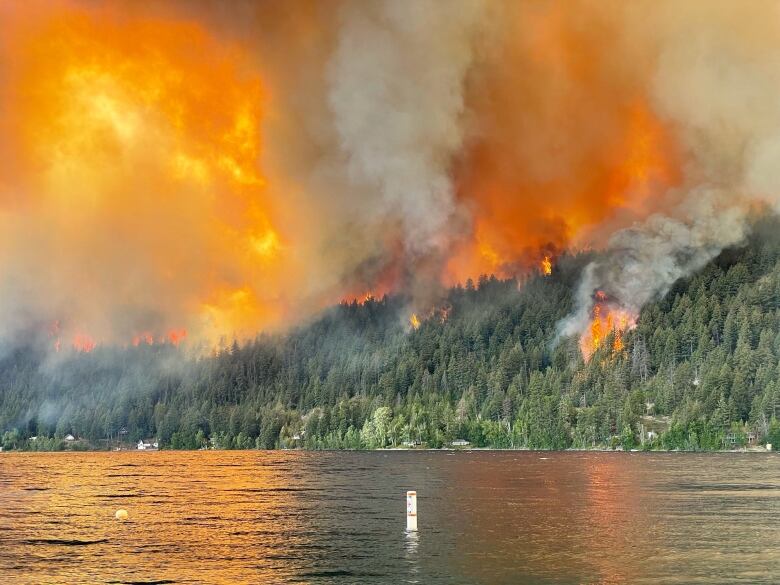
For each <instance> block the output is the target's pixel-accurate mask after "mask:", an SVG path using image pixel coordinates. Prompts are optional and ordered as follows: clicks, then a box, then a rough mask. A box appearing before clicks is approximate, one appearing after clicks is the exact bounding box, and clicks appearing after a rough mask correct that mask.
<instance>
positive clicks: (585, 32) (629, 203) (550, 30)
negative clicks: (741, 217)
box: [447, 3, 682, 281]
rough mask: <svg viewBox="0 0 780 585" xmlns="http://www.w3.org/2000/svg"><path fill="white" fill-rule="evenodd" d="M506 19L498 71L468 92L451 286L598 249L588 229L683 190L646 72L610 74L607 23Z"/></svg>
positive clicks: (645, 211)
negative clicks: (467, 221)
mask: <svg viewBox="0 0 780 585" xmlns="http://www.w3.org/2000/svg"><path fill="white" fill-rule="evenodd" d="M581 8H582V7H581ZM583 9H584V8H583ZM507 10H509V11H510V12H511V11H514V12H516V14H514V18H511V19H509V22H510V24H507V25H506V26H507V27H508V29H507V31H505V34H506V37H507V40H506V41H505V42H504V43H503V44H502V45H501V46H500V48H499V49H498V52H497V55H496V64H495V65H494V66H492V67H490V66H488V67H485V68H484V70H482V71H480V73H479V74H478V75H475V77H474V82H473V84H472V86H471V87H470V88H469V94H468V95H469V98H470V102H471V104H472V108H473V110H474V114H473V115H474V117H475V118H476V121H475V122H474V124H473V126H474V127H475V128H476V129H477V130H475V132H474V136H473V137H472V139H471V141H470V143H469V145H468V147H467V150H466V152H465V154H464V157H463V160H461V161H459V164H458V165H457V166H456V180H457V184H458V187H459V189H458V190H459V193H460V198H461V199H462V201H463V202H464V203H465V204H466V205H467V206H468V208H469V209H471V210H473V229H472V232H471V234H470V236H471V237H470V238H467V239H465V240H464V241H463V242H462V244H461V246H460V247H459V249H458V251H457V253H456V254H455V255H454V257H452V258H451V259H450V260H449V263H448V271H447V274H448V279H449V280H450V281H461V280H463V279H465V278H466V277H468V276H473V275H474V274H479V273H497V274H503V275H511V274H513V273H515V272H517V271H518V270H526V269H528V268H529V267H533V266H536V265H538V262H539V259H540V258H541V254H542V253H541V252H540V251H541V250H543V249H549V248H550V247H552V248H554V249H565V248H567V247H570V246H572V245H575V246H592V245H595V246H600V245H603V244H604V243H605V240H606V238H607V237H608V235H609V233H611V230H610V231H606V230H598V229H594V228H595V227H596V226H600V225H602V224H604V223H605V222H614V223H615V227H620V226H622V225H626V224H628V223H630V222H631V221H633V220H635V219H639V218H643V217H646V216H647V215H649V214H650V213H651V212H652V211H654V210H656V209H657V208H658V207H659V206H661V205H663V201H662V200H661V197H660V195H661V194H662V193H663V192H664V191H665V190H666V189H668V187H670V186H672V185H675V184H677V183H678V182H679V181H680V180H681V166H682V160H681V156H680V155H679V153H678V149H677V148H676V145H675V143H674V140H673V133H672V128H670V127H668V126H666V125H665V123H664V122H662V121H661V120H660V119H659V118H658V116H657V115H656V114H655V113H654V112H653V110H652V108H651V106H650V103H649V100H648V97H646V96H645V94H644V92H645V87H644V81H645V79H644V75H650V72H651V69H650V66H649V64H648V63H647V59H643V58H636V59H635V61H634V63H632V68H630V69H626V68H623V67H622V66H621V65H619V64H618V63H617V62H618V61H622V60H625V59H626V58H627V56H626V55H623V54H621V55H616V54H615V46H616V45H618V44H619V40H618V39H619V38H620V35H621V32H622V31H620V30H619V29H617V28H615V27H616V25H615V23H614V22H610V21H608V20H605V22H603V23H601V22H597V23H596V24H594V25H592V26H582V25H581V21H580V20H578V19H579V16H578V12H577V10H569V8H568V7H567V6H566V4H564V3H515V4H510V7H509V8H507ZM508 64H511V65H508Z"/></svg>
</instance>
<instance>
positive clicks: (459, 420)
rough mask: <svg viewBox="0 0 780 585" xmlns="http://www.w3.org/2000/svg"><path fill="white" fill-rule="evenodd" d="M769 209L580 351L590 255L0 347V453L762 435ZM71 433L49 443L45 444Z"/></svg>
mask: <svg viewBox="0 0 780 585" xmlns="http://www.w3.org/2000/svg"><path fill="white" fill-rule="evenodd" d="M778 227H780V222H778V220H777V219H775V218H769V219H766V218H765V219H763V220H761V221H758V222H757V223H756V225H755V226H754V229H753V230H752V234H753V235H751V236H750V237H749V238H748V239H747V240H746V241H745V242H744V244H743V245H741V246H739V247H736V248H731V249H727V250H725V251H723V252H722V253H721V254H720V255H718V256H717V257H716V258H715V259H714V260H712V261H711V262H709V263H708V264H707V265H706V266H704V267H703V268H702V269H701V270H699V271H698V272H696V273H695V274H693V275H691V276H689V277H687V278H684V279H681V280H679V281H678V282H676V283H675V285H674V286H673V287H672V289H671V290H669V291H668V292H667V293H666V294H665V295H664V296H663V297H662V298H658V299H656V300H655V301H654V302H652V303H650V304H648V305H647V306H645V307H644V308H643V309H642V311H641V314H640V315H639V318H638V320H637V324H636V327H635V328H633V329H632V330H630V331H627V332H626V333H625V334H624V335H623V337H622V340H621V341H622V348H620V349H617V350H616V349H614V348H613V344H612V343H610V342H609V340H607V342H605V343H604V344H602V346H601V348H600V349H598V350H597V351H596V352H595V353H594V354H593V355H592V357H591V358H590V359H589V360H587V361H586V360H585V359H583V356H582V354H581V352H580V349H579V345H578V340H577V339H574V338H559V335H558V332H557V329H556V326H557V324H558V323H559V322H560V320H561V319H563V318H564V317H565V316H566V315H567V314H568V313H569V312H570V311H571V309H572V302H573V291H574V290H575V289H576V286H577V283H578V280H579V277H580V274H581V272H582V270H583V267H584V266H585V265H586V264H587V263H588V262H589V261H590V260H591V259H592V258H593V255H594V254H595V253H594V252H580V253H570V254H565V255H563V256H561V257H559V258H557V259H556V261H555V266H554V269H553V271H552V274H550V275H549V276H545V275H543V274H538V273H535V274H532V275H529V276H527V277H524V278H523V280H522V281H518V280H515V279H506V280H503V279H498V278H496V277H493V276H482V277H480V278H479V279H478V281H477V282H472V281H470V280H469V281H468V282H466V283H465V284H463V285H462V286H456V287H453V288H451V289H449V290H447V291H446V292H445V294H444V296H443V298H442V301H441V302H440V303H439V304H438V305H437V308H436V309H435V310H434V311H432V312H431V313H430V314H429V315H426V316H421V317H420V321H421V322H420V325H419V327H418V328H417V329H413V328H411V327H410V325H409V321H408V318H409V309H408V301H407V299H405V298H404V297H403V296H401V295H398V296H385V297H384V298H382V299H369V300H367V301H365V302H363V303H358V302H352V303H342V304H340V305H337V306H334V307H332V308H331V309H329V310H327V311H325V312H324V313H323V314H320V315H319V316H318V317H317V318H316V319H314V320H311V321H309V322H307V323H305V324H303V325H300V326H298V327H297V328H295V329H293V330H290V331H288V332H285V333H280V334H273V335H270V334H262V335H259V336H257V337H256V338H255V339H253V340H248V341H245V342H238V341H232V343H230V342H228V343H223V344H221V346H220V347H219V348H216V349H214V350H213V351H211V352H210V353H208V355H202V354H201V355H191V354H189V353H188V352H187V351H185V350H183V349H181V348H177V347H174V346H172V345H143V344H142V345H139V346H138V347H126V348H122V347H110V346H105V347H103V346H98V347H97V348H95V349H94V350H93V351H91V352H89V353H78V352H64V353H63V354H57V355H56V356H53V355H52V352H51V351H50V350H48V349H46V350H44V349H43V348H42V347H41V345H40V344H36V343H30V344H28V345H19V344H16V346H15V347H6V348H5V349H4V351H3V352H2V354H0V436H2V443H1V445H2V447H3V448H4V449H5V450H10V449H29V450H55V449H63V448H92V449H110V448H116V447H117V446H121V445H124V446H126V447H130V446H132V445H133V444H134V443H135V442H137V441H138V440H139V439H146V438H154V439H156V440H158V441H159V443H160V446H161V448H170V449H199V448H218V449H253V448H257V449H275V448H307V449H374V448H384V447H402V446H407V447H428V448H440V447H447V446H450V445H451V444H452V442H453V441H458V440H459V441H460V442H468V443H469V444H470V446H471V447H492V448H534V449H566V448H581V449H589V448H622V449H631V448H638V449H681V450H714V449H723V448H735V447H743V446H746V445H749V444H756V445H758V444H763V443H773V444H775V445H780V424H778V420H777V417H778V416H780V359H779V358H780V230H779V229H778ZM67 435H72V436H73V437H75V438H76V440H75V441H71V442H70V444H68V442H67V441H64V440H63V438H64V437H66V436H67Z"/></svg>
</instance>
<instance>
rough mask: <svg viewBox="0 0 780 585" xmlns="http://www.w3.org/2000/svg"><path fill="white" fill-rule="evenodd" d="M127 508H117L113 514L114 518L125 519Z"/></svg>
mask: <svg viewBox="0 0 780 585" xmlns="http://www.w3.org/2000/svg"><path fill="white" fill-rule="evenodd" d="M127 516H128V514H127V510H117V511H116V514H114V518H116V519H117V520H127Z"/></svg>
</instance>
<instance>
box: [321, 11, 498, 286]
mask: <svg viewBox="0 0 780 585" xmlns="http://www.w3.org/2000/svg"><path fill="white" fill-rule="evenodd" d="M482 16H483V7H482V3H481V2H479V1H475V0H458V1H456V2H438V1H435V0H418V1H406V0H403V1H398V2H376V1H360V2H351V3H348V4H346V5H344V7H343V10H342V13H341V17H342V18H341V26H340V29H339V39H338V46H337V48H336V51H335V54H334V56H333V58H332V60H331V63H330V68H329V80H330V84H331V86H330V90H329V95H328V100H329V104H330V107H331V110H332V112H333V116H334V125H335V127H336V131H337V134H338V137H339V146H340V149H341V152H342V154H343V157H344V162H345V164H346V168H347V173H348V178H349V181H350V182H351V184H352V186H353V187H355V188H357V189H358V190H359V192H360V193H361V196H360V197H359V199H358V200H357V201H355V202H354V204H355V205H356V206H358V207H359V208H360V209H363V210H365V212H366V214H367V218H366V221H368V222H369V223H371V224H373V223H379V224H382V225H385V226H387V225H394V224H398V225H400V229H401V231H402V236H403V246H404V251H405V253H406V254H407V255H408V256H410V257H412V258H419V257H422V258H427V257H429V256H430V255H434V256H435V255H436V254H438V253H441V252H442V251H443V250H445V249H446V247H447V246H448V244H449V243H450V238H451V237H452V222H453V220H454V219H455V218H456V216H457V214H458V212H457V206H456V202H455V198H454V190H453V185H452V180H451V176H450V172H449V170H450V164H451V161H452V157H453V155H454V154H456V153H457V152H458V150H459V149H460V148H461V144H462V141H463V129H462V117H463V113H464V107H465V106H464V91H463V90H464V88H463V86H464V78H465V75H466V72H467V70H468V68H469V66H470V65H471V63H472V61H473V45H474V37H475V34H476V32H477V29H478V27H479V24H480V20H481V18H482ZM427 268H430V267H427ZM432 276H433V278H434V279H436V275H435V274H433V275H432Z"/></svg>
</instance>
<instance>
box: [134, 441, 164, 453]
mask: <svg viewBox="0 0 780 585" xmlns="http://www.w3.org/2000/svg"><path fill="white" fill-rule="evenodd" d="M159 447H160V444H159V443H158V442H157V441H153V440H152V439H140V440H139V441H138V450H139V451H155V450H157V449H159Z"/></svg>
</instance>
